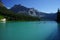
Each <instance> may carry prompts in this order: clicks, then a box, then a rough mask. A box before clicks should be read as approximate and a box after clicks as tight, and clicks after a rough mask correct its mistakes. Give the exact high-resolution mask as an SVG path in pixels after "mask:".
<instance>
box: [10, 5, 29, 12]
mask: <svg viewBox="0 0 60 40" xmlns="http://www.w3.org/2000/svg"><path fill="white" fill-rule="evenodd" d="M10 10H11V11H13V12H15V13H19V12H27V11H28V10H29V8H27V7H25V6H22V5H21V4H19V5H14V6H13V7H12V8H11V9H10Z"/></svg>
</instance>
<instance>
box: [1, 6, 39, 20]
mask: <svg viewBox="0 0 60 40" xmlns="http://www.w3.org/2000/svg"><path fill="white" fill-rule="evenodd" d="M0 15H2V16H4V18H6V19H7V20H12V21H15V20H17V21H35V20H40V19H39V18H38V17H32V16H29V15H28V16H27V15H21V14H17V13H14V12H12V11H11V10H8V9H7V8H6V7H0Z"/></svg>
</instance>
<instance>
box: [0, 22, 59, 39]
mask: <svg viewBox="0 0 60 40" xmlns="http://www.w3.org/2000/svg"><path fill="white" fill-rule="evenodd" d="M57 31H58V32H59V30H58V27H57V23H56V22H54V21H41V22H7V23H0V35H1V36H0V39H1V40H52V39H54V38H55V37H56V34H57ZM58 35H59V34H58ZM56 39H57V38H56Z"/></svg>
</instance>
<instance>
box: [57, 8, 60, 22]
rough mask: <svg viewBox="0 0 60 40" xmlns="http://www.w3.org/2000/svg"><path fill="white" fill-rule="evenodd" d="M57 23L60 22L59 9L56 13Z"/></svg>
mask: <svg viewBox="0 0 60 40" xmlns="http://www.w3.org/2000/svg"><path fill="white" fill-rule="evenodd" d="M57 22H60V9H58V12H57Z"/></svg>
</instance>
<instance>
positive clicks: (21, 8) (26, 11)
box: [10, 4, 57, 20]
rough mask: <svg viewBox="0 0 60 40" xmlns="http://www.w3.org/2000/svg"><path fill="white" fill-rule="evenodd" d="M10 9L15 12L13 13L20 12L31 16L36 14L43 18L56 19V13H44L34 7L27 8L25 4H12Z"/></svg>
mask: <svg viewBox="0 0 60 40" xmlns="http://www.w3.org/2000/svg"><path fill="white" fill-rule="evenodd" d="M10 10H11V11H13V12H15V13H19V14H20V13H21V14H25V15H27V14H28V15H31V16H37V17H40V18H41V17H42V18H44V19H52V20H55V19H57V14H56V13H50V14H49V13H44V12H39V11H37V10H35V9H34V8H27V7H25V6H22V5H20V4H19V5H14V6H13V7H12V8H11V9H10Z"/></svg>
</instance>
